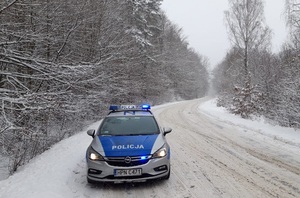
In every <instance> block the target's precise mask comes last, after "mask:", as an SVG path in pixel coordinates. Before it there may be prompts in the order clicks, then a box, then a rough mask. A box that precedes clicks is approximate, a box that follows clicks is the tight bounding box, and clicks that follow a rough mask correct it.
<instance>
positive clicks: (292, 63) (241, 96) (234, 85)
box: [212, 0, 300, 129]
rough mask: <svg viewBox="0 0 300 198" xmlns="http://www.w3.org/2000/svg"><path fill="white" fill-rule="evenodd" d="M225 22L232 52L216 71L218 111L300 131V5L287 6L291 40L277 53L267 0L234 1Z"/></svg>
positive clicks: (288, 1)
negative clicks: (220, 108)
mask: <svg viewBox="0 0 300 198" xmlns="http://www.w3.org/2000/svg"><path fill="white" fill-rule="evenodd" d="M228 2H229V9H228V10H227V11H225V21H226V27H227V31H228V35H229V38H230V41H231V44H232V48H231V50H230V51H229V52H228V53H227V54H226V57H225V58H224V59H223V61H222V62H221V63H220V64H219V65H218V66H217V67H216V68H215V69H214V71H213V76H214V77H213V80H212V84H213V85H212V86H213V87H214V89H215V91H216V93H217V95H218V105H219V106H223V107H226V108H227V109H228V110H229V111H231V112H232V113H234V114H237V115H240V116H242V117H243V118H248V119H251V118H254V117H255V116H256V117H257V116H260V117H263V118H264V119H265V120H267V121H268V122H270V123H272V124H274V125H281V126H285V127H291V128H295V129H299V128H300V48H299V45H300V1H299V0H286V1H285V8H284V10H285V13H284V14H285V18H286V26H287V28H288V30H289V38H288V40H287V41H286V42H285V43H284V44H283V46H282V48H281V50H280V52H279V53H276V54H275V53H272V50H271V37H272V30H271V29H270V28H269V27H268V25H267V24H266V22H265V17H264V2H263V1H262V0H246V1H241V0H229V1H228Z"/></svg>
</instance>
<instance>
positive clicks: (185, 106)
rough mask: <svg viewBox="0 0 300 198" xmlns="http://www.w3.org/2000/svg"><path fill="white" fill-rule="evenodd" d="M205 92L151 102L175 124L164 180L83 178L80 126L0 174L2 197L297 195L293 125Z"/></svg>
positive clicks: (299, 169) (299, 161)
mask: <svg viewBox="0 0 300 198" xmlns="http://www.w3.org/2000/svg"><path fill="white" fill-rule="evenodd" d="M207 100H208V99H198V100H192V101H183V102H176V103H172V104H168V105H162V106H157V107H155V108H154V109H153V112H154V114H155V116H156V117H157V119H158V121H159V122H160V125H162V126H168V127H171V128H172V129H173V131H172V133H170V134H168V135H167V140H168V142H169V144H170V146H171V149H172V150H171V164H172V173H171V177H170V179H169V180H167V181H153V182H147V183H137V184H130V183H128V184H99V185H90V184H87V182H86V167H85V151H86V148H87V147H88V145H89V143H90V141H91V138H90V137H89V136H88V135H86V132H85V131H84V132H81V133H79V134H78V135H75V136H73V137H71V138H69V139H66V140H63V141H62V142H60V143H58V144H56V145H55V146H53V147H52V148H51V149H50V150H48V151H46V152H45V153H43V154H42V155H40V156H38V157H36V158H34V159H33V160H31V162H30V163H29V164H28V165H26V166H24V167H22V168H21V169H20V170H19V171H18V172H17V173H16V174H14V175H13V176H11V177H9V178H8V179H6V180H3V181H0V197H1V198H21V197H22V198H24V197H25V198H41V197H43V198H66V197H78V198H81V197H82V198H89V197H91V198H92V197H105V198H107V197H111V198H114V197H137V198H140V197H182V198H190V197H197V198H198V197H244V198H245V197H284V198H286V197H287V198H288V197H300V140H299V139H300V138H299V136H300V132H299V130H298V131H295V130H293V129H285V128H281V127H275V126H271V125H267V124H264V123H262V121H244V120H242V119H240V118H238V117H236V116H232V115H230V114H228V113H226V111H225V110H223V109H220V108H216V107H215V105H214V104H213V100H209V101H207ZM98 125H99V122H97V123H94V124H93V125H91V126H90V127H89V129H91V128H94V129H95V128H97V127H98Z"/></svg>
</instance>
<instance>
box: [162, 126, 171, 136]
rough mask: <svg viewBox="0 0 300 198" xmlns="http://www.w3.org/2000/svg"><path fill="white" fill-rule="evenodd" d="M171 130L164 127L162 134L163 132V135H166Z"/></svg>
mask: <svg viewBox="0 0 300 198" xmlns="http://www.w3.org/2000/svg"><path fill="white" fill-rule="evenodd" d="M171 131H172V129H171V128H169V127H164V128H163V132H164V135H167V134H168V133H171Z"/></svg>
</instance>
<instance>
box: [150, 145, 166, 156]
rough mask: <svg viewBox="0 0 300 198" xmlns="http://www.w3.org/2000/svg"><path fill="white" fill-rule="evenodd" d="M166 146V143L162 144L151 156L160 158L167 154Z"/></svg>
mask: <svg viewBox="0 0 300 198" xmlns="http://www.w3.org/2000/svg"><path fill="white" fill-rule="evenodd" d="M167 154H168V153H167V148H166V145H163V147H161V148H160V149H158V150H157V151H156V152H155V153H154V154H153V155H152V158H162V157H165V156H167Z"/></svg>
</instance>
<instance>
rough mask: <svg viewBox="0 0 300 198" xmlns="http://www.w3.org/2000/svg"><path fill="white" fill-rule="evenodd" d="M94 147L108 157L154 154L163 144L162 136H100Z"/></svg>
mask: <svg viewBox="0 0 300 198" xmlns="http://www.w3.org/2000/svg"><path fill="white" fill-rule="evenodd" d="M95 139H96V142H95V141H94V144H92V147H93V148H94V149H95V150H96V151H98V152H99V153H100V154H104V156H107V157H117V156H119V157H122V156H141V155H150V154H153V152H155V151H156V150H157V149H159V148H160V147H161V146H162V145H163V144H164V141H163V138H162V136H161V134H154V135H138V136H98V137H96V138H95Z"/></svg>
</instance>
